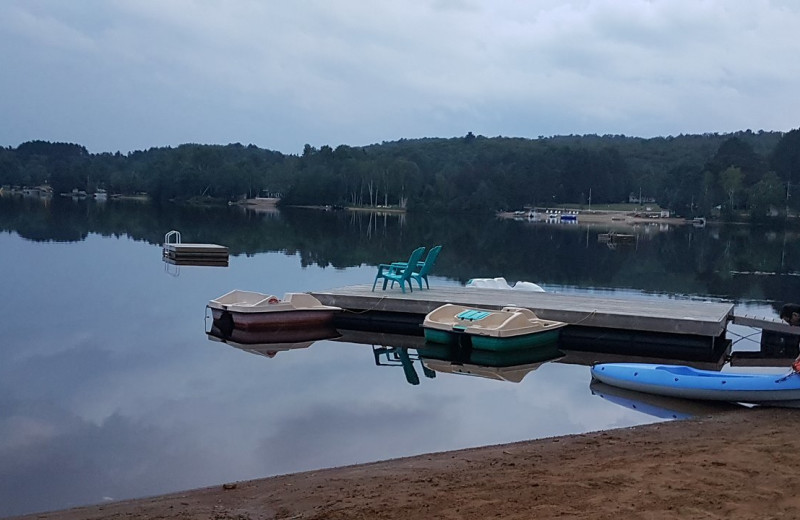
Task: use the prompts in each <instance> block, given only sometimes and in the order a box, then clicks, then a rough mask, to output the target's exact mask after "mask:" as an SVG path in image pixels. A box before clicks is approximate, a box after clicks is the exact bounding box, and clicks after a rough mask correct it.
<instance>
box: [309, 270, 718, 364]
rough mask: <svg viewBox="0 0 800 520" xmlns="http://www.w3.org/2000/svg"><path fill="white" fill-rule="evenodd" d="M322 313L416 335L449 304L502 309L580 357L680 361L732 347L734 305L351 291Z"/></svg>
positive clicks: (324, 297) (491, 292) (332, 297)
mask: <svg viewBox="0 0 800 520" xmlns="http://www.w3.org/2000/svg"><path fill="white" fill-rule="evenodd" d="M311 294H312V295H313V296H314V297H316V298H317V299H319V300H320V302H322V303H323V304H325V305H335V306H337V307H342V308H343V309H346V310H347V311H348V312H346V313H345V314H344V319H345V320H350V321H351V325H352V323H359V324H361V325H364V324H368V325H369V324H371V325H372V329H373V330H388V329H391V325H392V324H398V323H403V324H405V325H407V326H417V327H419V326H420V325H421V323H422V318H423V317H424V316H425V315H426V314H427V313H428V312H430V311H432V310H433V309H435V308H437V307H439V306H441V305H444V304H445V303H453V304H457V305H465V306H470V307H482V308H487V309H500V308H502V307H506V306H515V307H524V308H528V309H531V310H533V311H534V312H535V313H536V314H537V315H538V316H539V317H540V318H543V319H547V320H557V321H563V322H565V323H568V324H569V325H570V326H568V327H566V328H565V329H564V331H563V332H562V334H561V342H562V344H564V345H565V346H574V345H578V346H579V347H580V348H581V349H582V350H591V349H592V348H596V349H598V350H604V351H605V350H607V349H609V348H615V349H617V350H620V351H630V352H635V353H638V354H644V355H649V354H654V353H660V352H663V351H664V350H665V349H669V350H672V351H676V350H677V351H680V352H681V354H683V355H685V354H687V353H688V354H692V353H693V354H696V355H701V356H705V355H712V354H713V355H716V354H718V353H719V352H720V351H722V350H724V349H726V348H729V347H730V341H729V340H727V339H726V337H725V332H726V325H727V323H728V321H729V320H730V319H732V317H733V304H732V303H726V302H716V301H695V300H673V299H658V300H655V299H623V298H609V297H604V296H594V295H578V294H570V293H551V292H528V291H513V290H512V291H509V290H501V289H484V288H480V289H479V288H472V287H459V286H444V287H435V288H431V289H425V290H415V291H414V292H406V293H405V294H403V293H402V292H400V290H399V289H398V290H386V291H382V290H375V291H374V292H373V291H372V285H355V286H348V287H341V288H337V289H331V290H327V291H316V292H312V293H311Z"/></svg>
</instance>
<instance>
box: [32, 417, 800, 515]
mask: <svg viewBox="0 0 800 520" xmlns="http://www.w3.org/2000/svg"><path fill="white" fill-rule="evenodd" d="M226 488H227V489H226ZM24 518H31V519H33V518H37V519H54V520H73V519H75V520H77V519H101V518H102V519H123V518H125V519H128V518H161V519H172V518H174V519H179V518H180V519H187V518H192V519H201V520H204V519H216V520H220V519H237V520H245V519H253V520H254V519H294V520H297V519H304V520H308V519H314V520H322V519H330V520H332V519H404V520H408V519H417V518H424V519H467V520H470V519H476V520H477V519H487V518H503V519H531V518H575V519H589V518H591V519H613V520H621V519H625V520H630V519H648V520H649V519H676V518H681V519H685V518H698V519H699V518H702V519H712V518H720V519H721V518H725V519H765V518H786V519H789V518H792V519H795V518H800V410H795V409H781V408H757V409H748V408H742V409H738V410H736V411H730V412H724V413H719V414H716V415H712V416H705V417H695V418H692V419H687V420H681V421H671V422H666V423H658V424H651V425H646V426H637V427H632V428H623V429H617V430H609V431H603V432H596V433H588V434H583V435H572V436H566V437H557V438H548V439H541V440H535V441H528V442H519V443H514V444H506V445H500V446H489V447H484V448H476V449H469V450H461V451H454V452H445V453H436V454H430V455H421V456H416V457H409V458H404V459H396V460H390V461H385V462H377V463H372V464H363V465H358V466H348V467H344V468H334V469H326V470H321V471H312V472H307V473H298V474H293V475H285V476H279V477H273V478H266V479H262V480H254V481H248V482H237V483H228V484H227V485H223V484H222V483H220V485H218V486H214V487H210V488H205V489H198V490H193V491H187V492H183V493H176V494H171V495H166V496H161V497H154V498H146V499H140V500H131V501H125V502H117V503H111V504H103V505H98V506H92V507H83V508H77V509H72V510H67V511H60V512H53V513H46V514H38V515H30V516H28V517H24Z"/></svg>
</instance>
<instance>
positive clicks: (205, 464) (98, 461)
mask: <svg viewBox="0 0 800 520" xmlns="http://www.w3.org/2000/svg"><path fill="white" fill-rule="evenodd" d="M170 229H178V230H181V232H182V234H183V236H184V238H185V240H187V241H194V242H202V243H219V244H223V245H226V246H228V247H229V249H230V251H231V253H232V256H231V258H230V265H229V267H228V268H225V269H219V268H217V267H207V266H181V267H182V270H181V271H180V276H168V275H167V274H165V272H164V267H165V265H166V264H164V263H163V262H162V261H161V242H162V240H163V236H164V233H165V232H166V231H168V230H170ZM595 231H596V230H592V231H591V233H595ZM712 231H713V233H712ZM775 234H776V236H774V237H772V238H770V234H768V233H760V232H754V231H752V230H747V229H744V228H739V229H728V228H721V229H716V228H714V227H711V226H707V227H706V228H705V229H700V230H694V229H689V227H684V228H680V229H676V230H670V231H667V232H661V233H658V236H653V237H651V238H647V239H642V238H640V240H639V242H638V247H637V248H636V249H633V248H618V249H617V250H616V251H610V250H608V248H607V247H606V246H605V245H603V244H598V243H597V241H596V237H595V240H588V241H587V240H586V236H587V230H586V229H585V228H583V227H582V226H581V225H580V224H578V225H570V226H562V227H557V226H547V225H528V224H527V223H519V222H511V221H495V220H492V219H486V218H478V219H476V218H474V217H472V216H444V217H432V216H415V215H411V214H410V215H407V216H406V218H405V221H404V222H402V221H401V220H400V219H398V218H395V217H392V216H387V217H386V218H384V217H383V216H381V217H379V218H377V219H375V218H373V217H370V216H369V215H361V216H353V215H351V214H348V213H347V212H343V211H331V212H318V211H311V210H308V211H289V212H283V211H282V212H281V213H280V214H279V215H276V216H270V217H266V216H263V215H259V214H255V213H254V212H248V211H242V210H241V209H240V208H216V209H207V208H194V209H191V208H176V207H170V206H168V207H162V208H154V207H150V206H147V205H143V204H134V203H130V204H128V203H123V202H120V201H114V200H109V201H108V202H107V203H105V204H96V203H94V202H93V201H91V200H79V201H72V200H68V199H64V198H54V199H53V200H52V201H51V202H50V203H49V205H48V206H45V205H43V204H41V203H40V202H39V201H35V200H27V199H23V198H19V200H16V199H15V200H12V201H10V202H9V201H8V200H6V199H2V200H0V272H2V273H3V280H4V289H5V290H6V293H7V294H9V295H12V296H13V298H11V299H7V305H6V306H5V307H3V316H4V320H5V322H6V323H7V324H9V325H8V326H7V327H5V328H4V332H3V339H2V341H0V356H1V357H2V359H3V362H2V363H0V481H2V482H3V483H4V485H3V486H0V516H6V515H12V514H22V513H26V512H35V511H43V510H48V509H56V508H64V507H70V506H76V505H80V504H86V503H97V502H101V501H103V500H104V499H105V497H108V498H112V499H124V498H130V497H139V496H147V495H155V494H160V493H166V492H170V491H178V490H181V489H188V488H193V487H201V486H208V485H215V484H218V483H220V482H225V481H231V480H243V479H249V478H258V477H263V476H268V475H275V474H279V473H287V472H296V471H303V470H311V469H316V468H321V467H331V466H337V465H346V464H355V463H359V462H368V461H374V460H383V459H388V458H394V457H402V456H407V455H414V454H419V453H428V452H433V451H444V450H452V449H459V448H466V447H471V446H480V445H487V444H498V443H503V442H514V441H519V440H524V439H532V438H541V437H549V436H556V435H564V434H572V433H579V432H585V431H590V430H598V429H607V428H614V427H627V426H632V425H636V424H642V423H647V422H653V421H655V420H661V419H660V418H657V417H653V416H649V415H646V414H642V413H640V412H639V411H637V410H634V409H632V408H628V407H623V406H620V405H618V404H615V403H613V402H609V401H606V400H605V399H602V398H598V397H594V396H592V395H591V393H590V389H589V380H590V375H589V371H588V368H587V366H586V365H589V364H591V363H593V362H596V361H611V360H619V361H624V360H628V361H635V360H636V359H634V358H632V357H631V356H630V355H622V354H616V355H612V354H609V353H605V352H595V351H588V350H581V349H580V345H570V346H569V348H566V347H565V346H564V345H559V348H558V350H559V351H560V352H561V353H563V356H562V357H558V358H557V359H552V360H547V361H542V362H539V361H533V362H531V361H527V362H525V361H522V362H521V364H518V365H514V364H511V365H508V366H493V365H501V364H503V363H496V362H495V363H486V362H485V360H478V359H476V358H474V357H472V358H466V359H465V358H457V357H456V358H453V357H451V356H450V354H445V355H438V356H437V355H436V353H431V352H429V351H426V350H425V348H426V347H425V345H424V342H423V338H422V331H421V329H419V328H418V327H417V332H416V334H406V335H403V334H397V335H395V336H388V335H384V334H380V333H375V332H370V331H350V330H347V329H346V328H339V327H337V330H338V333H341V334H342V337H341V338H338V339H330V338H328V339H317V340H315V341H314V343H313V344H311V345H309V346H307V347H303V348H293V349H290V350H283V349H284V348H285V346H280V347H279V346H278V343H281V342H278V341H276V340H275V338H274V337H273V338H269V339H267V340H264V339H263V338H260V339H259V338H255V339H254V338H250V339H249V343H248V342H247V341H241V342H235V341H234V343H236V344H231V343H230V341H229V342H228V344H223V343H219V342H216V341H209V338H208V336H207V334H206V333H205V332H206V331H205V329H204V328H202V329H201V327H204V326H205V323H204V321H203V317H204V307H205V305H206V303H207V302H208V301H209V299H211V298H214V297H216V296H218V295H219V294H224V293H225V292H227V291H230V290H231V289H234V288H240V289H243V290H255V291H262V292H265V293H270V294H284V293H286V292H300V291H313V290H320V289H327V288H333V287H342V286H346V285H354V284H359V283H362V284H363V283H368V282H370V281H372V280H373V278H374V275H375V269H374V267H373V266H374V265H375V264H378V263H381V262H383V261H385V260H386V259H387V257H388V258H402V257H407V256H408V252H409V251H411V250H412V249H413V248H414V247H416V246H417V245H419V244H433V243H442V244H444V248H443V250H442V255H441V256H440V258H439V259H438V261H437V267H436V269H435V271H434V273H433V274H434V275H435V278H431V285H433V284H437V285H441V284H461V283H463V282H465V281H466V280H468V279H470V278H476V277H495V276H505V277H506V278H507V279H508V280H509V281H510V282H514V281H516V280H530V281H533V282H536V283H539V284H540V285H543V286H544V287H545V288H546V289H547V290H551V291H552V290H554V291H563V292H569V291H592V292H595V293H596V292H598V291H599V290H603V291H608V294H609V295H614V294H618V293H619V294H622V295H624V297H626V298H628V297H630V298H657V297H664V296H663V294H669V295H671V296H669V297H674V295H682V296H683V297H686V296H687V295H690V296H692V297H698V298H706V297H708V296H710V295H714V296H718V297H725V298H731V299H734V300H736V302H737V307H743V306H749V309H748V311H749V312H748V314H755V315H761V316H770V315H773V316H774V315H776V314H777V313H776V311H775V309H776V308H777V307H780V304H781V303H782V301H784V300H788V299H790V297H791V298H793V297H794V296H795V295H796V294H800V282H798V278H800V277H797V276H790V275H789V273H792V272H796V271H800V268H798V267H800V241H797V240H795V239H794V238H795V236H796V235H794V234H792V232H785V231H783V230H776V231H775ZM785 237H788V239H787V240H784V238H785ZM733 271H736V272H737V273H748V274H733ZM753 273H774V274H753ZM653 291H656V292H659V293H660V294H661V295H662V296H656V295H654V294H653V293H652V292H653ZM343 329H344V330H343ZM747 334H749V332H747V331H742V336H745V335H747ZM231 339H233V338H231ZM237 339H241V338H237ZM298 342H299V341H293V340H290V341H284V342H283V343H292V344H296V343H298ZM264 345H266V347H265V348H263V349H262V347H264ZM755 345H756V347H757V346H758V339H757V338H756V343H755ZM279 349H281V350H279ZM247 350H251V351H253V350H255V351H257V352H259V353H261V352H262V350H263V352H264V353H267V357H264V356H263V355H258V356H256V355H253V354H254V352H249V351H247ZM271 351H272V352H274V353H277V354H279V355H276V356H274V357H273V358H271V359H267V358H268V357H269V355H270V354H269V352H271ZM406 355H407V357H406ZM614 356H617V357H614ZM784 356H785V354H784ZM650 359H653V358H650ZM784 359H785V357H775V358H774V362H782V360H784ZM643 361H646V360H643ZM651 362H653V361H651ZM694 362H696V363H709V364H715V363H719V362H720V361H719V360H716V361H702V362H701V361H697V360H695V361H694ZM725 362H726V361H725V360H724V359H723V360H722V363H725ZM404 363H405V364H404ZM376 364H377V365H378V366H376ZM526 364H530V365H536V366H535V367H533V366H532V367H530V368H533V369H532V370H527V371H525V370H526V368H525V365H526ZM681 364H691V363H686V362H682V363H681ZM409 365H410V366H412V367H413V369H414V372H415V374H416V377H417V378H418V379H419V380H420V384H418V385H414V384H409V379H408V377H407V373H406V370H407V369H406V368H405V367H406V366H409ZM514 366H520V367H523V368H522V371H523V372H524V375H522V377H519V376H514V378H512V376H505V375H504V376H501V379H504V380H498V379H496V378H487V377H464V376H463V375H462V373H466V372H473V373H474V372H476V371H477V370H478V368H474V367H483V368H487V367H488V368H491V369H493V370H494V369H497V370H495V372H500V371H501V370H504V369H506V368H508V369H509V371H511V370H512V368H511V367H514ZM695 366H698V365H695ZM707 366H708V365H699V366H698V368H707ZM437 367H439V368H441V370H437ZM409 374H410V372H409ZM431 376H433V377H431ZM412 380H413V376H412ZM508 381H516V382H508ZM427 383H431V384H427Z"/></svg>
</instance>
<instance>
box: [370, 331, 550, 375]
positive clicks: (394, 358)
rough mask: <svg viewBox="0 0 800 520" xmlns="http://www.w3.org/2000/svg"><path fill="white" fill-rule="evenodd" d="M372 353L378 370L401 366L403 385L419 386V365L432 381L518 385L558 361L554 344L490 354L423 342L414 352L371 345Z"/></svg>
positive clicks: (404, 348)
mask: <svg viewBox="0 0 800 520" xmlns="http://www.w3.org/2000/svg"><path fill="white" fill-rule="evenodd" d="M372 353H373V356H374V358H375V364H376V365H378V366H401V367H402V368H403V372H404V374H405V376H406V381H407V382H408V383H409V384H412V385H418V384H420V378H419V375H418V374H417V371H416V368H415V362H419V365H420V368H421V370H422V373H423V374H424V375H425V377H427V378H428V379H434V378H435V377H436V374H437V372H438V373H447V374H459V375H466V376H475V377H482V378H486V379H493V380H496V381H506V382H511V383H519V382H521V381H522V379H523V378H524V377H525V376H526V375H528V374H529V373H531V372H533V371H534V370H536V369H537V368H539V367H540V366H542V365H543V364H544V363H547V362H550V361H553V360H557V359H559V358H561V357H562V353H561V352H560V351H559V350H558V349H557V348H556V345H555V343H553V344H552V345H546V346H543V347H542V346H540V347H537V348H534V349H525V350H516V351H512V352H490V351H479V350H475V349H462V348H460V347H459V346H457V345H443V344H435V343H425V342H424V340H423V342H422V344H421V345H419V346H416V347H414V348H409V347H394V346H386V345H380V346H376V345H373V347H372Z"/></svg>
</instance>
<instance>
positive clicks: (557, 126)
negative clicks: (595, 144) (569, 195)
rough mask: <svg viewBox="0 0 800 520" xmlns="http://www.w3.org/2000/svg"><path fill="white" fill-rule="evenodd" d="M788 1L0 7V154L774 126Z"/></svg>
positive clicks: (784, 80) (788, 32)
mask: <svg viewBox="0 0 800 520" xmlns="http://www.w3.org/2000/svg"><path fill="white" fill-rule="evenodd" d="M798 22H800V12H798V9H797V7H795V6H794V4H792V3H790V2H778V1H769V0H758V1H754V2H735V3H734V2H724V1H722V0H715V1H707V2H692V1H689V0H681V1H647V2H646V1H644V0H628V1H625V2H617V1H611V0H585V1H573V2H544V1H541V2H514V1H512V0H506V1H501V2H491V3H489V2H478V1H468V0H464V1H455V0H453V1H442V0H438V1H433V0H431V1H414V2H403V3H397V2H372V3H370V4H369V5H366V6H365V5H364V4H363V3H362V2H356V1H354V0H346V1H341V2H336V3H329V2H322V1H309V2H302V3H296V2H292V3H286V2H248V1H243V0H242V1H234V2H198V1H190V0H186V1H182V2H168V3H164V2H157V1H133V0H125V1H120V2H115V3H113V4H112V3H108V2H101V1H96V0H95V1H87V2H80V3H63V2H56V1H54V0H40V1H35V2H30V1H22V0H11V1H7V2H3V3H2V4H1V5H0V44H2V46H3V48H4V49H6V50H7V52H4V53H2V56H1V57H0V67H2V69H3V70H4V74H3V76H2V79H0V115H1V116H2V117H3V119H4V121H5V122H6V124H5V125H3V128H2V129H0V144H4V145H10V146H16V145H17V144H19V143H20V142H22V141H24V140H27V139H37V138H41V139H48V140H61V141H72V142H80V143H82V144H85V145H86V146H87V147H88V148H89V149H90V150H91V151H115V150H117V149H119V150H122V151H127V150H131V149H141V148H147V147H150V146H161V145H176V144H180V143H183V142H207V143H221V144H225V143H229V142H243V143H251V142H252V143H254V144H257V145H259V146H262V147H266V148H271V149H279V150H281V151H284V152H288V153H299V151H300V150H301V149H302V146H303V144H304V143H306V142H308V143H311V144H315V145H321V144H331V145H333V146H336V145H338V144H351V145H361V144H368V143H372V142H379V141H382V140H393V139H398V138H402V137H423V136H444V137H447V136H453V135H463V134H465V133H466V132H467V131H473V132H475V133H479V134H483V135H488V136H493V135H511V136H522V137H536V136H538V135H551V134H558V133H600V134H603V133H625V134H628V135H642V136H651V135H668V134H678V133H694V132H705V131H732V130H739V129H745V128H752V129H762V128H763V129H768V130H788V129H790V128H793V127H794V126H796V124H797V123H796V122H797V120H798V116H800V108H798V107H797V106H796V105H795V104H793V103H792V101H793V97H794V92H796V91H797V90H798V87H800V85H798V83H800V76H799V75H798V74H797V65H796V59H795V56H796V55H797V53H798V50H800V49H798V47H800V43H797V41H796V38H794V37H793V32H794V28H796V27H797V26H798Z"/></svg>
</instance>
